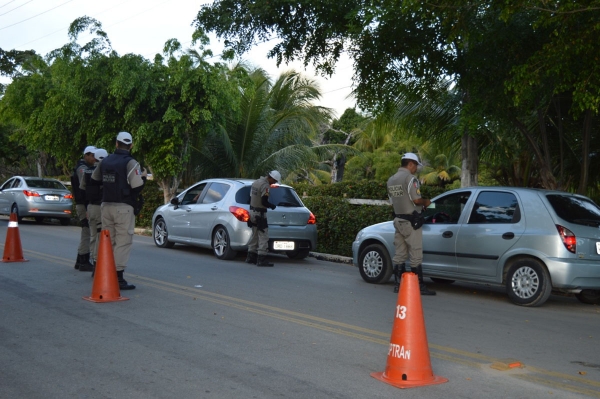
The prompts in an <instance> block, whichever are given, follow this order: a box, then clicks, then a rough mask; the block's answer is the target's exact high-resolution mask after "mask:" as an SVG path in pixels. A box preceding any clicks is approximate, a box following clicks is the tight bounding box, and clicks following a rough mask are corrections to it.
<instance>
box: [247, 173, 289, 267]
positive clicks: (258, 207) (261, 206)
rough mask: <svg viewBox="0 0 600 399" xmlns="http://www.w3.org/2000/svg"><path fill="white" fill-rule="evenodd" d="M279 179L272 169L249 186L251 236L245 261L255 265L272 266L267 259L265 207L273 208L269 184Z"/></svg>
mask: <svg viewBox="0 0 600 399" xmlns="http://www.w3.org/2000/svg"><path fill="white" fill-rule="evenodd" d="M279 181H281V174H280V173H279V172H278V171H276V170H272V171H271V172H269V174H268V175H267V176H262V177H261V178H260V179H258V180H256V181H255V182H254V183H252V187H251V188H250V223H249V224H248V225H249V226H252V237H250V241H249V242H248V257H247V258H246V262H247V263H253V264H256V266H273V263H269V262H268V261H267V250H268V247H269V226H268V224H267V208H271V209H275V204H272V203H270V202H269V189H270V188H271V184H275V183H277V182H279Z"/></svg>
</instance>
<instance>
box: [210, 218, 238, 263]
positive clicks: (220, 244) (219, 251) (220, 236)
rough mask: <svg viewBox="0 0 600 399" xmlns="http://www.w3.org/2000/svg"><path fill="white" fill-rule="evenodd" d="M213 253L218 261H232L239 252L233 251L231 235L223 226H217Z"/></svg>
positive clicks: (213, 240)
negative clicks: (230, 240)
mask: <svg viewBox="0 0 600 399" xmlns="http://www.w3.org/2000/svg"><path fill="white" fill-rule="evenodd" d="M212 248H213V253H214V254H215V256H216V257H217V258H218V259H221V260H231V259H233V258H235V256H236V255H237V251H234V250H233V249H231V245H230V242H229V233H228V232H227V229H226V228H225V227H223V226H217V228H216V229H215V231H214V232H213V238H212Z"/></svg>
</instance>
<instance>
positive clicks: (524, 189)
mask: <svg viewBox="0 0 600 399" xmlns="http://www.w3.org/2000/svg"><path fill="white" fill-rule="evenodd" d="M468 190H512V191H516V192H529V193H543V194H562V195H573V196H578V197H582V195H580V194H576V193H569V192H567V191H561V190H549V189H545V188H533V187H510V186H470V187H461V188H456V189H453V190H449V191H446V192H444V193H442V194H447V193H451V192H461V191H468Z"/></svg>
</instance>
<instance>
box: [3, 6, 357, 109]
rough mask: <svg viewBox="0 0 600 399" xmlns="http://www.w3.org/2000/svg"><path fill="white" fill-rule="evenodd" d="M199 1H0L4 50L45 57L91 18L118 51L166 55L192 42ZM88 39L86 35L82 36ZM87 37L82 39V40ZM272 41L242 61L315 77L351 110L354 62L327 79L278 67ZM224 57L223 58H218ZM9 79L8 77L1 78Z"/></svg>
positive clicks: (325, 101) (326, 100)
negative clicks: (173, 46)
mask: <svg viewBox="0 0 600 399" xmlns="http://www.w3.org/2000/svg"><path fill="white" fill-rule="evenodd" d="M210 3H212V1H208V2H207V1H197V0H101V1H94V0H0V48H2V49H3V50H35V51H36V52H37V53H38V54H41V55H46V54H48V53H49V52H50V51H52V50H54V49H57V48H60V47H61V46H63V45H64V44H66V43H68V41H69V37H68V35H67V31H68V28H69V25H70V24H71V22H73V21H74V20H75V19H76V18H79V17H83V16H88V17H91V18H94V19H96V20H97V21H99V22H100V23H101V24H102V28H103V30H104V31H105V32H106V33H107V35H108V39H109V40H110V42H111V44H112V47H113V50H115V51H116V52H117V53H118V54H119V55H124V54H128V53H134V54H139V55H141V56H143V57H145V58H147V59H149V60H152V59H153V58H154V55H155V54H157V53H162V49H163V46H164V44H165V42H166V41H167V40H169V39H172V38H175V39H178V40H179V42H180V43H181V44H182V46H183V47H184V48H188V47H190V46H191V38H192V33H193V32H194V28H193V26H192V23H193V21H194V19H195V17H196V14H197V13H198V11H199V10H200V7H201V5H202V4H210ZM210 37H211V45H210V46H209V48H210V49H211V50H213V54H215V56H218V55H219V54H220V52H221V50H222V47H223V46H222V44H221V43H220V42H219V41H218V40H217V39H216V38H215V37H214V36H212V35H210ZM80 38H81V39H84V38H85V36H83V35H82V36H81V37H80ZM83 42H84V41H83V40H79V43H80V44H82V43H83ZM270 47H272V45H270V43H269V42H267V43H263V44H261V45H259V46H257V47H255V48H253V49H252V50H251V51H250V52H249V53H247V54H245V55H243V56H242V60H244V61H247V62H249V63H250V64H251V65H253V66H257V67H261V68H263V69H264V70H266V71H267V72H268V73H269V75H270V76H271V78H272V79H273V80H274V79H275V78H276V77H277V76H278V75H279V74H280V73H281V72H283V71H286V70H289V69H295V70H296V71H300V72H302V73H303V74H305V76H307V77H310V78H312V79H314V80H315V81H316V82H317V84H318V85H319V87H320V88H321V92H322V93H323V97H322V99H321V101H320V102H319V103H317V104H316V105H320V106H323V107H327V108H332V109H333V110H334V111H335V113H336V114H337V117H340V116H341V115H342V113H343V112H344V110H345V109H346V108H354V106H355V101H354V99H353V98H351V97H349V95H350V92H351V89H352V87H351V86H352V72H353V71H352V63H351V62H350V61H349V60H348V59H347V58H344V59H342V60H341V62H340V63H339V64H338V66H337V69H336V73H335V75H333V76H332V77H331V78H328V79H325V78H323V77H321V76H316V75H315V72H314V69H312V68H310V67H309V68H307V69H306V70H305V68H304V66H303V65H302V63H301V62H296V63H294V64H291V65H282V66H281V67H280V68H279V69H278V68H277V65H276V62H275V60H274V59H269V58H267V55H266V54H267V52H268V50H269V49H270ZM214 60H215V61H219V59H218V57H215V58H214ZM0 81H1V82H2V83H8V82H9V81H8V80H6V79H2V80H0Z"/></svg>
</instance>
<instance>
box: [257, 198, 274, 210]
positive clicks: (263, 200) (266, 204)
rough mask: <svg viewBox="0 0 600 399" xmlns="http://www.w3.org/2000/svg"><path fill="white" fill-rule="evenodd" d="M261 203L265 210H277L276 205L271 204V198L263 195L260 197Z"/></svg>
mask: <svg viewBox="0 0 600 399" xmlns="http://www.w3.org/2000/svg"><path fill="white" fill-rule="evenodd" d="M260 200H261V203H262V205H263V206H264V207H265V208H271V209H275V205H274V204H272V203H270V202H269V196H268V195H263V196H262V197H260Z"/></svg>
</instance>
